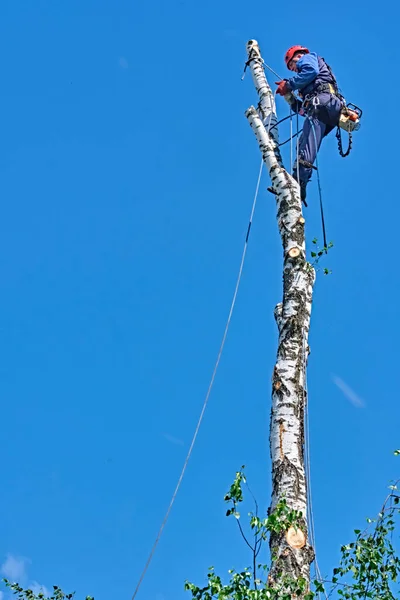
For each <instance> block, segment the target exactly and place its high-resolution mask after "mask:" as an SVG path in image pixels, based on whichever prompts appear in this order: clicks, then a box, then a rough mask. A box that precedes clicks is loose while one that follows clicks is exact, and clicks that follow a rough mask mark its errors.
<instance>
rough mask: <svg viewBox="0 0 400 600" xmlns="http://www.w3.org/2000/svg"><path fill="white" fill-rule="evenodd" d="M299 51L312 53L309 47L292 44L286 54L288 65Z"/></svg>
mask: <svg viewBox="0 0 400 600" xmlns="http://www.w3.org/2000/svg"><path fill="white" fill-rule="evenodd" d="M297 52H304V54H309V53H310V51H309V49H308V48H304V46H292V47H291V48H289V50H288V51H287V52H286V54H285V63H286V66H288V65H289V63H290V61H291V60H292V58H293V56H294V55H295V54H297Z"/></svg>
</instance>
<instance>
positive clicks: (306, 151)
mask: <svg viewBox="0 0 400 600" xmlns="http://www.w3.org/2000/svg"><path fill="white" fill-rule="evenodd" d="M317 98H318V100H317V101H316V102H317V103H316V104H313V105H312V106H311V107H310V108H309V109H308V111H307V116H306V118H305V121H304V126H303V131H302V134H301V136H300V140H299V157H300V158H302V159H303V160H306V161H307V162H309V163H310V164H312V165H313V164H314V161H315V159H316V157H317V152H318V151H319V149H320V146H321V143H322V140H323V138H324V137H326V136H327V135H328V134H329V133H330V132H331V131H332V129H334V128H335V127H336V126H337V125H338V123H339V117H340V111H341V109H342V103H341V102H340V100H339V98H337V96H333V95H332V94H329V93H323V94H319V95H318V96H317ZM297 168H298V171H299V179H300V181H302V182H304V183H305V184H307V183H308V181H309V180H310V179H311V175H312V169H310V168H307V167H305V166H304V165H302V164H301V163H300V164H299V165H297V159H296V161H295V164H294V165H293V177H294V178H295V179H297Z"/></svg>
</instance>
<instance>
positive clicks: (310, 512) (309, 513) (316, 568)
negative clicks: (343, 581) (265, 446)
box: [302, 332, 328, 600]
mask: <svg viewBox="0 0 400 600" xmlns="http://www.w3.org/2000/svg"><path fill="white" fill-rule="evenodd" d="M302 350H303V352H302V354H303V356H302V362H303V403H304V413H305V414H304V424H305V427H304V428H305V451H304V457H305V468H306V486H307V518H308V522H309V527H308V531H309V536H310V542H311V546H312V547H313V549H314V571H315V576H316V579H318V580H319V581H320V582H322V575H321V571H320V568H319V565H318V559H317V548H316V537H315V520H314V510H313V505H312V491H311V461H310V422H309V412H308V382H307V358H306V352H307V348H306V335H305V332H304V334H303V348H302ZM324 595H325V598H326V600H328V595H327V593H326V592H325V593H324ZM318 598H319V593H318Z"/></svg>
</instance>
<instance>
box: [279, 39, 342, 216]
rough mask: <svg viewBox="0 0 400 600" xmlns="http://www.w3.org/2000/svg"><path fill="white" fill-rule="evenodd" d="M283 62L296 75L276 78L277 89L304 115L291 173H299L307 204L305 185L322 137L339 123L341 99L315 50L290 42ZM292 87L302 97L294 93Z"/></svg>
mask: <svg viewBox="0 0 400 600" xmlns="http://www.w3.org/2000/svg"><path fill="white" fill-rule="evenodd" d="M285 63H286V66H287V67H288V69H289V70H290V71H293V72H295V73H296V75H294V76H293V77H291V78H290V79H284V80H283V81H277V82H276V84H277V85H278V89H277V90H276V93H277V94H280V95H281V96H284V97H285V100H287V102H288V103H289V104H290V106H291V108H292V110H294V111H295V112H297V113H299V114H301V115H302V116H305V117H306V120H305V123H304V127H303V132H302V134H301V137H300V141H299V161H298V163H299V164H297V159H296V162H295V164H294V167H293V177H294V178H295V179H296V180H297V179H298V176H299V180H300V181H299V183H300V192H301V199H302V201H303V202H304V204H305V205H306V206H307V203H306V201H305V200H306V187H307V183H308V182H309V180H310V179H311V174H312V168H311V167H312V165H313V164H314V161H315V159H316V156H317V152H318V150H319V148H320V146H321V142H322V139H323V138H324V137H325V136H327V135H328V133H330V132H331V131H332V129H334V128H335V127H336V126H337V125H338V123H339V118H340V112H341V109H342V102H341V100H340V97H339V92H338V88H337V83H336V79H335V77H334V75H333V73H332V71H331V69H330V67H329V66H328V65H327V64H326V62H325V60H324V59H323V58H321V57H320V56H318V55H317V54H315V52H310V51H309V50H308V48H305V47H304V46H292V47H291V48H289V50H288V51H287V52H286V54H285ZM295 90H297V91H298V93H299V96H300V98H301V101H300V100H298V99H296V97H295V96H294V94H293V92H294V91H295Z"/></svg>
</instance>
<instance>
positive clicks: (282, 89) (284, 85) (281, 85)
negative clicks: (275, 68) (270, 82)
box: [275, 79, 292, 96]
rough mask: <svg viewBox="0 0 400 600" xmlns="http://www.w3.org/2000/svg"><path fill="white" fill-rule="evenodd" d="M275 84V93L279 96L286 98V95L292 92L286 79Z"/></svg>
mask: <svg viewBox="0 0 400 600" xmlns="http://www.w3.org/2000/svg"><path fill="white" fill-rule="evenodd" d="M275 84H276V85H277V86H278V87H277V90H276V93H277V94H279V95H280V96H286V94H288V93H289V92H291V91H292V90H291V87H290V85H289V83H288V82H287V81H286V79H283V80H282V81H275Z"/></svg>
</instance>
